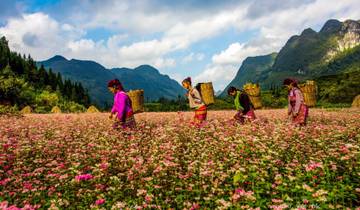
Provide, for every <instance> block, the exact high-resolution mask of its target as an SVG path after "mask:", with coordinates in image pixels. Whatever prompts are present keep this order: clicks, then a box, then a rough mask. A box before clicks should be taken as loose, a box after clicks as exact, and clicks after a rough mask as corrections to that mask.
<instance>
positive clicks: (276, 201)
mask: <svg viewBox="0 0 360 210" xmlns="http://www.w3.org/2000/svg"><path fill="white" fill-rule="evenodd" d="M271 201H272V202H273V203H282V202H284V201H283V200H281V199H271Z"/></svg>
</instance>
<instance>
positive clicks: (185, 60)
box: [182, 52, 205, 64]
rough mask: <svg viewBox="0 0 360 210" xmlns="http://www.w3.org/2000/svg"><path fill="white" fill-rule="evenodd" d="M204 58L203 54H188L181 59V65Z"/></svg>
mask: <svg viewBox="0 0 360 210" xmlns="http://www.w3.org/2000/svg"><path fill="white" fill-rule="evenodd" d="M204 58H205V55H204V54H203V53H193V52H192V53H190V54H189V55H187V56H185V57H184V58H183V59H182V63H185V64H187V63H190V62H192V61H194V60H195V61H202V60H204Z"/></svg>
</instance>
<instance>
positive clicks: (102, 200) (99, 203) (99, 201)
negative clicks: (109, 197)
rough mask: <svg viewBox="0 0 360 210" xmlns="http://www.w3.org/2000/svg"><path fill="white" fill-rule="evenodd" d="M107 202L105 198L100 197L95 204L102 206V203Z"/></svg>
mask: <svg viewBox="0 0 360 210" xmlns="http://www.w3.org/2000/svg"><path fill="white" fill-rule="evenodd" d="M104 203H105V199H103V198H102V199H98V200H97V201H96V202H95V204H96V205H98V206H100V205H102V204H104Z"/></svg>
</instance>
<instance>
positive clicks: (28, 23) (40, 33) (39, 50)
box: [0, 13, 84, 59]
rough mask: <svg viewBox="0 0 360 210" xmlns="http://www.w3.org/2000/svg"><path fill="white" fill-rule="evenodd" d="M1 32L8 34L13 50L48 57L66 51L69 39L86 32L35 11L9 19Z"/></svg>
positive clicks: (43, 57)
mask: <svg viewBox="0 0 360 210" xmlns="http://www.w3.org/2000/svg"><path fill="white" fill-rule="evenodd" d="M0 34H2V35H5V36H6V38H7V39H8V40H9V44H10V47H11V49H12V50H14V51H18V52H21V53H25V54H31V55H32V56H33V57H34V58H36V59H46V58H48V57H49V55H54V54H63V53H64V52H66V50H67V49H66V46H67V43H68V41H69V40H74V39H77V38H79V37H81V36H82V35H83V34H84V32H83V31H81V30H77V29H75V28H73V27H71V26H69V25H67V24H60V23H58V22H57V21H55V20H53V19H52V18H50V17H49V16H48V15H46V14H43V13H33V14H24V15H22V16H21V17H19V18H11V19H9V20H8V23H7V24H6V25H5V26H4V27H1V28H0Z"/></svg>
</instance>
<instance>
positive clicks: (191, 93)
mask: <svg viewBox="0 0 360 210" xmlns="http://www.w3.org/2000/svg"><path fill="white" fill-rule="evenodd" d="M182 86H183V87H184V88H185V89H186V90H187V91H188V92H187V94H186V96H187V98H188V99H189V106H190V108H192V109H195V115H194V121H195V123H196V124H198V125H200V124H201V123H203V122H204V121H205V120H206V116H207V107H206V105H205V103H204V101H203V99H202V97H201V94H200V92H199V91H198V90H197V89H196V88H193V87H192V84H191V78H190V77H188V78H186V79H184V80H183V81H182Z"/></svg>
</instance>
